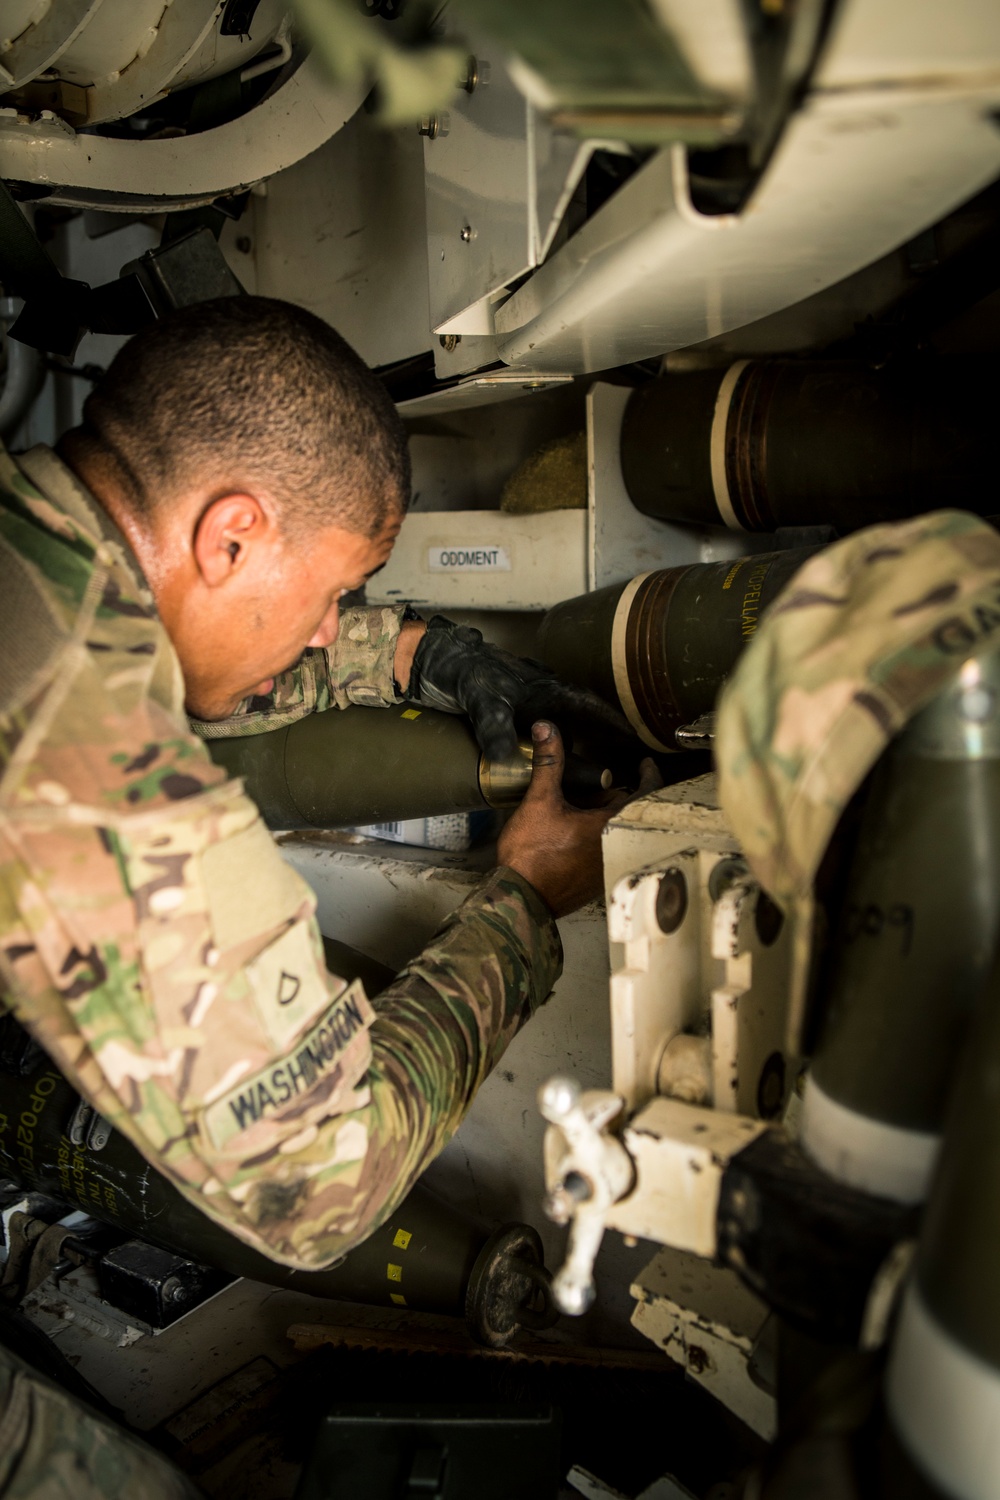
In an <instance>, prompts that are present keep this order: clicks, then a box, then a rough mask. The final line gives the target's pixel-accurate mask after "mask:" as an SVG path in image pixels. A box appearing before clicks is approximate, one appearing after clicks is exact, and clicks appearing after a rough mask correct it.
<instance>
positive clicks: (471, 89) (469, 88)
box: [462, 57, 479, 94]
mask: <svg viewBox="0 0 1000 1500" xmlns="http://www.w3.org/2000/svg"><path fill="white" fill-rule="evenodd" d="M478 85H479V64H478V62H477V61H476V59H475V58H474V57H470V58H469V60H468V62H467V63H466V65H465V78H464V80H463V82H462V87H463V89H464V90H465V92H466V93H467V94H474V93H475V92H476V89H477V87H478Z"/></svg>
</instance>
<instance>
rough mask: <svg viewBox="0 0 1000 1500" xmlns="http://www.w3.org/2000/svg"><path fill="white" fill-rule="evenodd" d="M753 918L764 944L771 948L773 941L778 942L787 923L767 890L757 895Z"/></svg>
mask: <svg viewBox="0 0 1000 1500" xmlns="http://www.w3.org/2000/svg"><path fill="white" fill-rule="evenodd" d="M753 920H754V926H755V927H756V929H757V936H758V938H759V939H760V942H761V944H762V946H763V947H765V948H770V946H771V944H772V943H774V942H777V939H778V934H779V933H780V932H781V929H782V927H784V925H785V915H784V912H783V911H782V910H781V907H780V906H778V905H776V903H775V902H774V901H772V900H771V898H770V896H769V895H768V894H767V892H766V891H761V893H760V895H759V896H758V897H757V905H756V906H755V907H754V913H753Z"/></svg>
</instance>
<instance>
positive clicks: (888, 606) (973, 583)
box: [715, 511, 1000, 908]
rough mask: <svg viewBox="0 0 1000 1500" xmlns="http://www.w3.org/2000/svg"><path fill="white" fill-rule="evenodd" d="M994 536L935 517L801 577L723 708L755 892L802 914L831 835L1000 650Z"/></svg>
mask: <svg viewBox="0 0 1000 1500" xmlns="http://www.w3.org/2000/svg"><path fill="white" fill-rule="evenodd" d="M998 628H1000V535H998V534H997V533H996V532H995V531H994V530H993V529H992V528H991V527H989V526H987V525H986V523H985V522H983V521H981V520H980V519H979V518H978V517H976V516H972V515H967V514H965V513H964V512H962V511H938V512H935V513H934V514H932V515H927V516H920V517H918V518H916V519H914V520H910V521H903V522H899V523H896V524H892V525H884V526H872V527H870V528H869V529H867V530H865V531H861V532H858V533H856V534H855V535H854V536H851V537H848V538H846V539H845V540H844V541H841V542H837V543H835V544H834V546H832V547H828V548H827V549H826V550H825V551H823V552H820V553H818V554H817V555H816V556H814V557H812V558H810V559H809V561H807V562H806V563H805V564H804V565H803V567H802V568H800V569H799V571H798V573H796V574H795V576H794V578H793V579H792V580H791V582H790V583H789V584H788V585H787V587H786V588H785V589H784V591H783V592H782V593H781V594H780V595H779V596H778V598H777V599H776V600H775V601H774V603H773V604H772V605H771V607H770V609H769V610H768V612H767V613H766V615H765V616H764V618H763V619H762V620H761V623H760V626H759V628H758V630H757V632H756V634H755V635H754V638H753V640H752V641H751V643H750V645H749V646H748V647H747V650H746V652H745V653H744V655H743V656H742V657H741V659H740V661H739V663H738V664H737V667H736V670H735V671H734V672H733V674H732V676H731V678H730V679H729V681H728V683H727V684H726V686H725V688H724V690H723V692H722V695H721V698H720V700H719V711H718V719H717V724H716V739H715V756H716V763H717V768H718V773H719V793H720V797H721V801H722V806H723V808H724V809H725V812H726V816H727V819H728V820H729V823H730V825H731V826H732V828H733V831H734V832H735V833H736V834H737V836H738V837H739V839H740V841H741V843H742V845H743V848H744V850H745V852H746V855H747V858H748V859H749V861H750V864H751V865H752V867H753V870H754V873H755V874H756V875H757V877H758V879H759V880H760V881H761V884H762V885H764V886H765V887H766V889H767V890H768V891H769V892H770V893H771V895H772V896H774V897H775V898H776V899H777V900H778V901H779V902H780V903H781V904H782V905H784V906H785V907H786V908H788V907H790V906H793V905H795V904H796V903H807V902H808V899H809V893H810V891H811V888H812V882H813V878H814V876H815V874H816V870H817V868H818V866H819V863H820V860H821V859H822V857H823V853H824V851H825V849H826V846H827V843H828V842H829V839H830V835H831V834H832V832H833V830H834V828H835V826H836V824H837V820H838V818H839V817H840V815H841V813H842V812H843V810H844V808H845V807H846V806H847V803H848V802H849V801H850V799H851V797H852V796H853V794H854V792H855V791H856V790H857V788H858V787H859V786H860V785H861V782H862V781H863V780H864V778H865V776H866V775H867V773H868V771H869V770H870V769H871V767H872V766H873V765H874V764H875V761H876V760H877V759H878V757H879V755H880V754H881V753H882V751H883V750H884V749H885V747H886V745H887V744H888V743H889V741H890V740H891V739H892V738H893V736H894V735H895V734H897V733H898V732H899V730H900V729H901V728H902V727H903V725H904V724H906V722H907V721H908V720H909V719H910V718H911V717H912V716H913V715H914V714H915V713H917V712H918V710H919V709H921V708H923V707H924V706H925V705H926V704H927V703H929V702H930V700H931V699H932V698H933V697H934V696H935V695H936V694H937V693H938V692H940V691H941V689H942V688H944V687H945V686H946V685H947V684H948V682H949V681H950V679H951V678H953V677H954V675H955V674H956V672H957V671H958V669H959V667H960V666H961V664H962V662H963V661H964V660H965V659H966V658H968V657H971V656H975V655H977V654H981V653H982V652H984V651H987V650H990V649H994V648H995V647H996V646H997V645H1000V634H998V633H997V632H998Z"/></svg>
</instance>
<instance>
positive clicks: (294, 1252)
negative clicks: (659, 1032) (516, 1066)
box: [0, 449, 561, 1268]
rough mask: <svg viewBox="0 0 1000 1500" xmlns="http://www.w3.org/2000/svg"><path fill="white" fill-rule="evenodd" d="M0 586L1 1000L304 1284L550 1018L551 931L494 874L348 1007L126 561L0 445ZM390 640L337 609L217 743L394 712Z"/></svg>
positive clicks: (346, 989) (368, 614)
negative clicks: (525, 1037)
mask: <svg viewBox="0 0 1000 1500" xmlns="http://www.w3.org/2000/svg"><path fill="white" fill-rule="evenodd" d="M0 566H2V575H0V576H2V580H3V587H2V589H0V640H2V643H3V645H2V652H0V982H2V986H3V991H4V996H5V1003H6V1004H7V1005H8V1006H9V1007H10V1009H11V1010H12V1011H13V1012H14V1013H15V1014H16V1015H17V1016H18V1018H19V1019H20V1020H21V1022H22V1023H23V1024H24V1025H25V1026H26V1027H27V1028H28V1029H29V1030H30V1031H31V1032H32V1034H33V1035H34V1036H35V1038H36V1039H37V1040H38V1042H39V1043H40V1044H41V1045H42V1046H43V1047H44V1048H45V1050H46V1051H47V1052H48V1054H49V1055H50V1057H52V1059H53V1060H54V1061H55V1062H56V1063H57V1064H58V1066H59V1067H60V1068H62V1070H63V1071H64V1072H65V1073H66V1075H67V1076H68V1077H69V1078H70V1079H71V1080H72V1081H73V1082H74V1084H75V1085H76V1086H77V1087H78V1088H79V1090H80V1092H81V1093H82V1094H83V1095H85V1097H86V1098H87V1099H88V1100H89V1101H90V1103H91V1104H92V1105H93V1106H94V1107H95V1108H96V1109H97V1110H99V1111H100V1112H101V1113H102V1114H103V1115H104V1116H105V1117H106V1118H107V1119H108V1120H109V1121H110V1122H111V1123H112V1124H113V1125H114V1126H115V1127H116V1128H117V1129H119V1130H121V1131H122V1133H123V1134H124V1135H126V1136H127V1137H128V1138H129V1139H130V1140H131V1141H132V1142H133V1143H134V1144H135V1145H136V1146H137V1147H138V1148H139V1149H140V1150H141V1151H142V1152H143V1153H144V1154H145V1155H146V1157H147V1158H148V1159H149V1160H150V1161H152V1162H154V1163H155V1164H156V1166H157V1167H158V1168H159V1170H160V1171H162V1172H163V1173H164V1174H165V1175H166V1176H167V1177H168V1178H170V1179H171V1180H172V1181H173V1182H174V1183H175V1184H176V1185H177V1186H178V1187H179V1188H180V1189H181V1190H182V1191H183V1192H184V1193H185V1194H186V1195H187V1196H188V1197H189V1198H191V1199H192V1200H193V1201H194V1202H195V1203H197V1205H198V1206H199V1207H200V1208H201V1209H203V1210H204V1211H205V1212H206V1213H208V1214H210V1215H211V1216H212V1217H213V1218H214V1219H216V1220H218V1221H219V1222H220V1223H221V1224H222V1225H224V1227H225V1228H227V1229H229V1230H230V1231H232V1232H233V1233H235V1234H237V1235H239V1236H240V1237H241V1238H242V1239H244V1240H246V1241H247V1242H248V1243H250V1244H252V1245H254V1246H256V1247H257V1248H258V1249H260V1250H263V1251H264V1252H265V1253H267V1254H269V1255H270V1256H271V1257H272V1258H273V1259H275V1260H278V1261H282V1262H284V1263H286V1264H288V1265H291V1266H299V1267H303V1268H312V1267H316V1266H321V1265H324V1264H327V1263H328V1262H329V1261H331V1260H333V1259H334V1258H335V1257H336V1256H338V1255H340V1254H342V1253H343V1252H344V1251H345V1250H347V1249H349V1248H350V1247H351V1246H352V1245H354V1244H356V1243H357V1242H358V1241H359V1240H361V1239H363V1238H364V1237H365V1235H366V1234H368V1233H369V1232H370V1231H371V1230H372V1229H374V1228H375V1227H376V1226H377V1225H378V1224H379V1223H381V1222H382V1221H383V1220H384V1219H385V1218H386V1217H387V1216H388V1214H389V1213H390V1212H391V1210H392V1208H393V1206H394V1205H395V1204H396V1203H397V1202H398V1201H399V1199H400V1198H401V1197H402V1196H403V1195H404V1194H405V1193H406V1192H407V1191H408V1189H409V1188H410V1186H411V1185H412V1184H413V1182H414V1180H415V1178H416V1177H417V1176H418V1175H419V1174H420V1172H421V1171H422V1170H423V1168H424V1167H425V1166H426V1165H427V1164H428V1162H429V1161H430V1160H431V1159H432V1158H433V1157H434V1155H435V1154H436V1153H437V1152H438V1151H440V1149H441V1148H442V1147H443V1146H444V1144H445V1143H446V1142H447V1141H448V1139H449V1138H450V1136H451V1135H452V1134H453V1133H454V1131H455V1130H456V1129H457V1127H458V1124H459V1122H460V1121H461V1119H462V1117H463V1115H464V1113H465V1111H466V1110H467V1108H468V1106H469V1104H470V1102H471V1100H472V1098H473V1096H474V1094H475V1092H476V1089H477V1088H478V1086H479V1084H480V1083H481V1082H482V1081H483V1079H484V1077H485V1076H486V1074H487V1073H488V1072H489V1070H490V1068H491V1067H492V1066H493V1065H494V1063H495V1062H496V1061H497V1059H498V1058H499V1057H500V1055H501V1054H502V1052H503V1050H504V1048H505V1047H506V1045H507V1044H508V1042H509V1041H510V1039H511V1037H512V1036H513V1035H514V1033H515V1032H516V1031H517V1030H518V1028H519V1027H520V1025H521V1024H522V1022H523V1021H524V1020H525V1019H526V1018H527V1017H528V1016H529V1015H530V1014H531V1013H532V1011H533V1010H534V1009H535V1008H536V1007H537V1006H538V1005H539V1004H540V1003H541V1002H542V1001H543V1000H544V999H545V997H546V995H547V994H548V992H549V990H550V989H551V987H552V985H553V983H554V981H555V979H556V978H557V976H558V973H559V967H560V959H561V955H560V949H559V939H558V934H557V932H556V928H555V924H554V923H553V921H552V919H551V917H550V916H549V914H548V912H547V910H546V908H545V907H544V906H543V904H542V903H541V902H540V901H539V899H538V897H537V896H536V895H535V893H534V891H533V890H532V889H531V887H530V886H528V885H527V883H526V882H524V881H523V880H521V878H520V877H519V876H517V875H515V874H514V872H513V871H510V870H504V869H501V870H498V871H496V872H494V874H493V875H492V876H491V877H489V878H488V879H487V880H486V881H485V883H484V884H483V885H482V886H480V887H479V889H478V890H477V891H475V892H474V893H473V894H472V895H471V896H470V897H469V898H468V900H467V901H466V902H465V903H464V904H463V905H462V906H461V907H460V908H459V909H458V911H456V912H455V913H453V914H452V916H450V917H449V918H448V919H447V921H446V922H445V923H444V925H443V927H442V929H441V930H440V932H439V933H438V934H437V935H436V937H435V938H434V940H433V941H432V943H431V945H430V946H429V947H428V948H427V949H426V950H425V951H424V952H423V953H422V954H421V955H420V956H419V957H418V958H417V959H416V960H415V961H414V962H413V963H411V964H410V965H409V966H408V967H407V968H406V969H405V970H404V971H403V972H402V973H401V974H400V975H399V976H398V978H397V979H396V980H395V982H394V983H393V984H392V985H391V986H390V987H389V989H388V990H386V991H385V992H384V993H383V994H382V995H380V996H379V997H378V998H377V999H376V1000H375V1001H374V1003H370V1002H369V1001H368V999H367V998H366V996H365V994H364V991H363V989H362V988H361V986H360V984H359V983H358V982H357V981H356V982H355V983H354V984H351V985H348V984H346V983H345V981H343V980H341V979H338V978H337V977H336V976H334V975H332V974H329V973H328V972H327V970H326V968H325V966H324V963H323V957H322V947H321V942H320V937H319V932H318V929H317V927H316V922H315V919H314V916H313V910H314V905H315V903H314V899H313V896H312V893H311V892H310V890H309V887H308V886H307V885H306V884H305V882H304V881H303V880H302V879H301V878H300V877H299V876H298V875H297V874H295V873H294V871H292V870H291V869H290V868H289V867H288V865H286V864H285V862H284V861H283V860H282V859H281V857H280V855H279V853H278V850H277V848H276V847H275V845H274V843H273V841H272V839H271V837H270V835H269V834H268V832H267V830H266V828H265V827H264V825H263V823H262V822H261V819H260V817H259V815H258V813H257V809H256V808H255V807H254V805H253V803H252V802H250V800H249V799H248V798H247V797H246V796H245V795H244V794H243V791H242V786H241V784H240V783H239V782H235V781H229V780H227V779H226V777H225V773H224V772H223V771H222V770H221V769H220V768H219V767H217V766H215V765H214V764H213V763H212V761H211V760H210V759H209V756H208V754H207V752H206V750H205V747H204V745H203V744H202V743H201V741H200V740H199V739H198V738H197V737H196V736H195V735H193V734H192V733H191V730H190V727H189V725H188V723H187V721H186V720H185V718H184V714H183V683H182V679H181V673H180V666H179V663H178V660H177V657H176V654H175V652H174V650H173V647H172V646H171V643H170V640H169V638H168V636H167V634H166V632H165V630H164V629H163V626H162V625H161V624H160V622H159V620H158V619H157V616H156V613H155V610H154V608H153V603H152V599H151V597H150V595H149V593H148V591H147V588H146V586H145V583H144V581H143V579H142V577H141V574H140V573H139V571H138V568H137V566H136V564H135V561H134V558H133V557H132V555H131V553H130V552H129V550H128V547H127V544H126V543H125V541H124V539H123V537H122V536H121V534H120V533H119V532H118V531H117V529H116V528H115V527H114V525H113V523H112V522H111V520H110V518H109V517H108V516H107V515H106V514H105V513H104V511H103V510H102V509H101V508H100V507H99V506H98V505H96V504H95V502H94V501H93V499H92V498H91V497H90V496H89V495H88V494H87V492H86V491H84V490H82V489H81V487H80V486H79V484H78V483H77V482H76V480H75V479H74V477H73V476H72V474H71V473H70V472H69V470H67V469H66V468H65V467H64V466H63V465H62V464H61V463H60V461H59V460H58V459H57V458H56V456H55V455H54V454H52V453H51V452H50V451H49V450H47V449H34V450H32V452H31V453H29V454H27V455H25V456H24V457H23V458H21V459H19V460H18V461H17V462H16V463H15V462H14V461H13V460H11V459H10V458H9V457H8V456H7V455H6V454H4V453H3V450H2V449H0ZM398 629H399V612H398V611H394V610H393V611H385V610H379V609H361V610H348V611H345V612H344V616H343V620H342V624H341V634H340V636H339V638H338V640H337V642H336V643H335V645H334V646H333V647H331V648H329V650H327V651H313V652H311V653H309V654H308V656H307V659H306V661H305V663H304V664H303V665H301V666H300V667H299V668H297V669H295V670H294V671H293V672H292V673H290V674H286V677H285V678H284V679H282V680H280V681H279V683H278V684H277V686H276V690H275V703H274V704H269V703H268V702H267V701H266V700H260V699H255V700H251V701H250V702H249V704H247V705H245V708H246V709H247V712H246V713H245V714H244V715H243V716H242V719H241V720H239V721H232V720H231V721H229V722H228V724H227V725H225V726H220V727H222V728H224V729H226V730H228V732H233V730H234V729H247V728H249V729H251V730H257V729H260V728H263V727H265V725H266V723H269V722H275V721H276V722H277V723H285V722H288V720H289V718H294V717H298V716H299V715H300V714H302V713H306V712H309V711H311V710H312V709H315V708H322V707H325V706H327V705H329V704H338V705H342V706H343V705H346V704H347V703H348V702H352V701H353V702H361V703H368V704H380V703H381V704H388V703H392V702H394V701H396V692H395V688H394V685H393V681H392V660H393V654H394V645H395V638H396V635H397V634H398ZM275 708H276V712H275ZM269 710H270V712H269Z"/></svg>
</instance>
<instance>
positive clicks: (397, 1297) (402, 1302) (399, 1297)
mask: <svg viewBox="0 0 1000 1500" xmlns="http://www.w3.org/2000/svg"><path fill="white" fill-rule="evenodd" d="M389 1301H390V1302H395V1304H396V1306H397V1307H405V1306H406V1298H405V1297H404V1296H403V1294H402V1292H390V1293H389Z"/></svg>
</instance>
